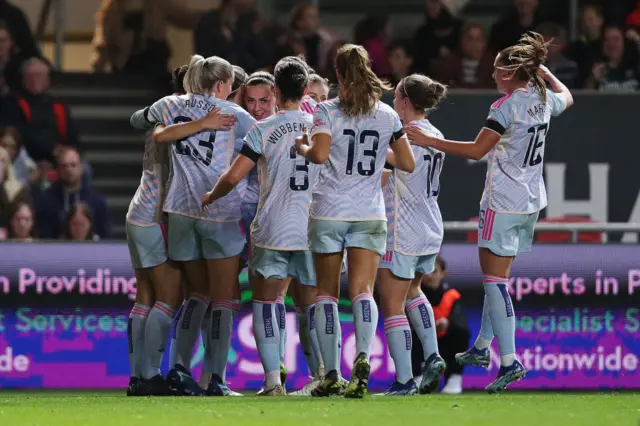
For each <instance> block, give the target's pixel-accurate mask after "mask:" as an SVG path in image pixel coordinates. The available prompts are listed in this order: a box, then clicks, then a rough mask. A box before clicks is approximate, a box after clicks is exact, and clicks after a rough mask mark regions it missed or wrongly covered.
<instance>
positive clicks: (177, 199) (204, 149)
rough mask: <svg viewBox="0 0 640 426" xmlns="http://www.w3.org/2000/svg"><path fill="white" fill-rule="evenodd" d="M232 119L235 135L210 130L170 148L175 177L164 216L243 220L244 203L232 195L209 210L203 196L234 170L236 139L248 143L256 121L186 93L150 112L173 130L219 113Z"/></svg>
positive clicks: (227, 105) (230, 106)
mask: <svg viewBox="0 0 640 426" xmlns="http://www.w3.org/2000/svg"><path fill="white" fill-rule="evenodd" d="M216 107H220V108H221V113H223V114H233V115H234V116H235V117H236V119H237V121H236V124H235V126H234V127H233V128H231V129H230V130H224V131H222V130H218V131H207V132H202V133H198V134H196V135H193V136H190V137H188V138H186V139H183V140H180V141H176V142H175V143H173V144H172V145H171V149H170V153H171V175H170V179H169V191H168V193H167V198H166V201H165V203H164V211H166V212H169V213H176V214H182V215H185V216H190V217H194V218H198V219H204V220H211V221H215V222H229V221H237V220H239V219H240V217H241V214H240V209H239V206H240V203H241V200H239V199H235V198H238V197H239V193H238V192H237V191H235V192H232V193H231V194H229V195H228V196H227V197H224V198H223V199H221V200H220V201H219V202H216V203H214V204H213V205H211V206H210V207H209V209H208V210H207V211H205V210H203V209H202V208H201V201H202V196H203V195H204V194H205V193H206V192H208V191H210V190H211V189H213V187H214V186H215V184H216V183H217V182H218V179H219V178H220V176H221V175H222V174H223V173H224V172H225V171H227V170H228V169H229V166H230V164H231V158H232V157H233V155H234V145H235V142H236V139H238V138H244V136H245V135H246V133H247V132H248V131H249V128H250V127H251V126H252V125H253V123H254V122H255V120H254V119H253V117H251V115H249V113H247V112H246V111H245V110H244V109H242V108H241V107H239V106H238V105H236V104H234V103H232V102H229V101H227V100H224V99H217V98H216V97H215V96H213V95H211V96H207V95H199V94H187V95H180V96H175V95H173V96H167V97H165V98H163V99H161V100H159V101H157V102H156V103H155V104H153V105H152V106H151V108H150V110H149V117H151V118H152V119H153V120H155V121H157V122H160V123H163V124H165V125H171V124H176V123H185V122H189V121H193V120H198V119H200V118H202V117H204V116H206V115H207V114H208V113H209V112H211V111H212V110H213V109H214V108H216Z"/></svg>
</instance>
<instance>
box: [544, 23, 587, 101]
mask: <svg viewBox="0 0 640 426" xmlns="http://www.w3.org/2000/svg"><path fill="white" fill-rule="evenodd" d="M536 31H537V32H538V33H539V34H541V35H542V36H543V37H544V41H545V43H548V46H547V49H548V51H549V53H548V54H547V63H546V66H547V68H549V71H551V72H552V73H553V75H555V76H556V77H558V80H560V81H561V82H563V83H564V84H565V85H566V86H567V87H568V88H570V89H577V88H579V87H580V73H579V70H578V64H577V63H576V62H575V61H572V60H571V59H569V58H567V57H566V56H565V55H564V50H565V47H566V44H565V41H566V39H567V37H566V30H565V29H564V28H563V27H562V26H561V25H560V24H556V23H555V22H544V23H542V24H540V25H539V26H538V28H537V29H536Z"/></svg>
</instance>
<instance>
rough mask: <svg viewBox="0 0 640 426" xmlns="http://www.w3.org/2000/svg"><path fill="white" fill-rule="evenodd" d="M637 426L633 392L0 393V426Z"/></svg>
mask: <svg viewBox="0 0 640 426" xmlns="http://www.w3.org/2000/svg"><path fill="white" fill-rule="evenodd" d="M214 424H215V425H229V426H244V425H265V426H266V425H277V426H287V425H295V426H308V425H323V426H332V425H366V426H378V425H380V426H387V425H388V426H396V425H401V426H409V425H413V424H417V425H421V426H422V425H442V426H465V425H473V426H485V425H486V426H494V425H511V426H529V425H531V426H555V425H558V426H574V425H575V426H592V425H593V426H627V425H628V426H639V425H640V394H638V393H635V394H634V393H621V394H618V393H599V394H568V393H533V394H525V393H515V392H514V393H504V394H501V395H485V394H481V393H469V394H465V395H461V396H454V397H451V396H443V395H430V396H419V397H408V398H406V397H404V398H403V397H395V398H389V397H387V398H382V397H371V396H367V397H366V398H365V399H364V400H355V401H354V400H345V399H341V398H328V399H312V398H298V397H285V398H265V397H262V398H260V397H254V396H245V397H243V398H174V397H167V398H127V397H125V396H122V395H121V394H118V393H113V392H63V391H59V392H56V391H49V392H40V391H22V392H14V391H1V392H0V425H2V426H23V425H24V426H26V425H29V426H58V425H60V426H74V425H82V426H94V425H95V426H102V425H117V426H130V425H133V426H136V425H137V426H162V425H177V426H192V425H214Z"/></svg>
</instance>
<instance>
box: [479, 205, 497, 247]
mask: <svg viewBox="0 0 640 426" xmlns="http://www.w3.org/2000/svg"><path fill="white" fill-rule="evenodd" d="M495 218H496V212H494V211H493V210H491V209H487V213H486V215H485V219H484V229H483V231H482V239H483V240H485V241H489V240H491V235H492V234H493V222H494V220H495Z"/></svg>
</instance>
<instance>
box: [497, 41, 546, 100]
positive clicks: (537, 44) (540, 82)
mask: <svg viewBox="0 0 640 426" xmlns="http://www.w3.org/2000/svg"><path fill="white" fill-rule="evenodd" d="M547 44H548V43H545V42H544V38H543V37H542V36H541V35H540V34H538V33H534V32H529V33H527V34H524V35H523V36H522V37H521V38H520V41H519V42H518V44H516V45H515V46H510V47H507V48H506V49H504V50H502V51H501V52H500V61H501V62H502V63H504V65H503V66H501V67H499V69H502V70H507V71H513V77H515V78H517V79H518V80H522V81H530V82H532V83H533V85H534V86H535V87H536V89H538V91H539V92H540V95H541V96H542V100H543V101H545V102H546V100H547V85H546V84H545V82H544V79H543V78H542V77H540V76H539V75H538V70H539V69H540V65H542V64H544V62H545V61H546V60H547V53H548V52H547Z"/></svg>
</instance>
